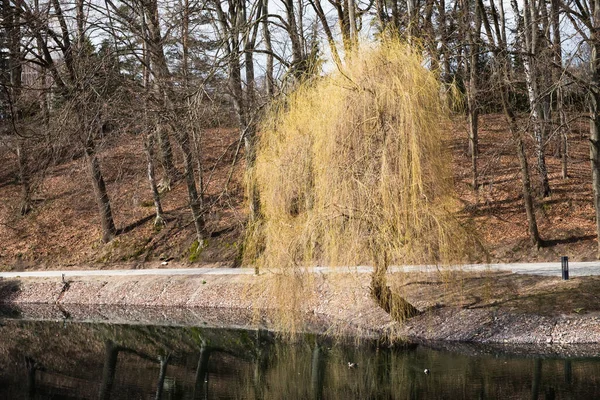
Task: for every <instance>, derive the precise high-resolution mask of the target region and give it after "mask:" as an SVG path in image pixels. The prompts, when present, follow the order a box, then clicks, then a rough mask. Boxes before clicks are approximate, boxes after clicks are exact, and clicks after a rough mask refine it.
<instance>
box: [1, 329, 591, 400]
mask: <svg viewBox="0 0 600 400" xmlns="http://www.w3.org/2000/svg"><path fill="white" fill-rule="evenodd" d="M461 351H462V352H456V351H449V350H434V349H432V348H430V347H425V346H421V345H411V346H397V347H395V348H389V347H384V346H377V345H376V344H373V343H363V344H360V345H356V344H348V345H342V344H339V343H338V344H333V343H332V342H331V341H328V340H325V339H322V338H318V337H315V336H305V337H303V338H302V339H301V340H299V341H298V342H297V343H294V344H290V343H289V342H288V343H284V342H282V341H278V340H276V339H274V338H273V337H272V336H271V335H270V334H268V333H266V332H262V331H243V330H224V329H208V328H198V327H167V326H142V325H110V324H92V323H75V322H44V321H37V322H34V321H17V320H3V321H0V399H599V398H600V358H594V357H589V358H558V357H536V356H523V355H522V356H508V355H506V353H505V352H503V349H502V348H496V349H494V350H492V349H489V348H487V349H485V348H476V347H469V346H466V347H461ZM465 352H466V353H465ZM349 363H350V365H349ZM426 369H427V370H428V372H429V373H425V370H426Z"/></svg>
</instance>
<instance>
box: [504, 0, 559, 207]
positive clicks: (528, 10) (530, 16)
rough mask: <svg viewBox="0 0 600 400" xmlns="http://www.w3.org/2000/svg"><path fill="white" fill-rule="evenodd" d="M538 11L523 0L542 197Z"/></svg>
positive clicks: (545, 190)
mask: <svg viewBox="0 0 600 400" xmlns="http://www.w3.org/2000/svg"><path fill="white" fill-rule="evenodd" d="M516 4H517V3H516V1H513V8H515V13H518V9H517V8H516ZM538 14H539V13H538V11H537V7H536V3H535V0H525V2H524V9H523V16H524V22H525V26H524V27H523V32H522V33H523V36H524V38H525V47H526V51H525V53H526V55H525V57H524V61H525V62H524V67H525V81H526V84H527V95H528V98H529V106H530V109H531V122H532V125H533V136H534V139H535V151H536V156H537V167H538V173H539V177H540V185H541V188H542V196H543V197H548V196H550V193H551V191H550V183H549V180H548V168H547V166H546V150H545V141H546V135H545V129H544V125H545V124H544V121H543V118H544V112H543V108H542V100H543V99H542V96H541V94H540V88H539V79H540V76H539V74H540V69H539V68H538V65H537V64H538V60H537V57H538V56H539V49H538V41H539V34H538V29H539V23H538V19H539V16H538Z"/></svg>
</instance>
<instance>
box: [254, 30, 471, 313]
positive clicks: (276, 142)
mask: <svg viewBox="0 0 600 400" xmlns="http://www.w3.org/2000/svg"><path fill="white" fill-rule="evenodd" d="M440 93H441V91H440V84H439V82H438V80H437V79H436V76H435V74H433V73H432V72H430V71H428V70H427V69H426V68H424V61H423V59H422V58H421V57H420V56H419V54H418V52H416V51H413V50H411V48H409V47H408V46H406V45H404V44H401V43H399V42H397V41H391V40H389V41H385V42H383V43H380V44H379V45H378V47H377V48H362V49H361V51H360V52H357V53H356V54H354V55H353V56H352V57H351V58H350V59H349V61H348V63H347V65H346V66H345V67H343V68H342V69H341V70H340V71H338V72H337V73H334V74H332V75H330V76H327V77H325V78H319V79H317V80H316V81H312V82H307V83H306V84H304V85H302V86H301V87H300V88H298V89H297V90H296V91H295V92H294V93H293V94H291V95H290V96H289V97H288V98H287V99H285V101H282V102H281V103H279V104H277V105H275V106H274V108H273V110H272V112H271V113H270V115H269V116H268V118H266V119H265V121H264V123H263V125H262V127H261V137H260V142H259V145H258V154H257V160H256V166H255V169H254V170H253V171H252V174H251V177H250V179H254V180H255V181H254V182H253V183H254V184H256V185H257V187H258V188H259V192H260V204H261V213H262V215H261V218H260V220H259V221H258V222H257V223H256V225H255V226H253V227H252V229H251V230H250V233H249V235H248V240H247V243H246V249H247V252H248V253H247V254H249V255H250V259H252V260H253V262H255V263H256V265H258V266H260V267H261V268H262V267H267V268H269V269H276V270H277V271H278V272H279V274H278V275H279V276H281V277H282V279H280V284H281V285H282V286H280V290H281V292H282V293H285V297H284V298H287V299H290V300H287V301H288V303H290V304H296V303H297V302H298V301H300V300H301V299H302V298H304V297H305V296H306V295H307V294H308V293H309V292H310V289H307V285H309V284H308V283H307V282H310V281H311V279H312V278H311V274H308V273H307V267H310V266H311V265H315V264H316V263H319V264H327V265H332V266H335V265H338V266H339V265H344V266H350V265H359V264H363V263H371V264H373V265H374V266H375V268H374V273H373V275H372V281H371V290H372V295H373V296H374V297H375V299H376V300H377V301H378V303H379V304H380V305H381V307H383V308H384V309H385V310H386V311H387V312H389V313H391V314H392V316H393V317H394V318H396V319H399V320H400V319H403V318H406V317H410V316H412V315H414V314H416V313H417V310H416V309H415V308H414V307H413V306H412V305H410V304H409V303H408V302H406V301H404V299H402V297H401V296H399V295H396V294H395V293H393V291H392V290H391V289H390V288H389V287H388V285H387V283H386V282H387V281H386V273H387V270H388V266H389V265H391V264H397V265H404V264H431V263H433V264H437V265H440V266H441V265H447V264H451V263H455V262H458V261H461V260H462V259H464V257H465V256H466V255H467V253H468V252H469V249H471V248H472V247H473V245H474V243H475V240H474V239H473V237H472V236H471V235H470V234H469V232H468V230H467V229H465V228H464V227H463V225H462V224H461V223H460V221H459V220H458V219H457V218H456V216H455V213H456V210H457V202H456V199H455V196H454V192H453V187H454V185H453V180H452V171H451V169H452V167H451V165H452V164H451V160H450V154H449V153H448V151H447V144H445V143H444V139H445V133H446V132H445V129H447V126H448V125H447V123H448V118H447V115H448V111H447V109H446V108H445V107H444V104H443V101H442V100H441V99H440ZM446 139H448V138H447V137H446ZM290 296H291V297H290Z"/></svg>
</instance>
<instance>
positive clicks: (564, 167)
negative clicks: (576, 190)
mask: <svg viewBox="0 0 600 400" xmlns="http://www.w3.org/2000/svg"><path fill="white" fill-rule="evenodd" d="M551 6H552V10H551V17H552V46H553V51H554V63H555V64H556V65H555V66H554V69H553V71H554V74H553V81H554V83H555V84H556V85H557V87H556V92H555V93H556V114H557V115H558V132H559V141H560V157H561V172H562V178H563V179H567V178H568V176H569V174H568V164H567V162H568V154H569V151H568V150H569V148H568V144H569V142H568V136H567V134H568V130H567V116H566V113H565V110H564V104H563V103H564V98H563V87H562V79H561V69H562V44H561V34H560V19H559V13H560V0H551Z"/></svg>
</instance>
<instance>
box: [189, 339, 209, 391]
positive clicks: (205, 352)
mask: <svg viewBox="0 0 600 400" xmlns="http://www.w3.org/2000/svg"><path fill="white" fill-rule="evenodd" d="M210 354H211V349H210V348H208V347H207V346H206V345H204V344H203V345H202V347H201V348H200V357H199V358H198V366H197V368H196V379H195V380H194V392H193V393H192V399H194V400H196V399H207V398H208V363H209V361H210Z"/></svg>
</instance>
